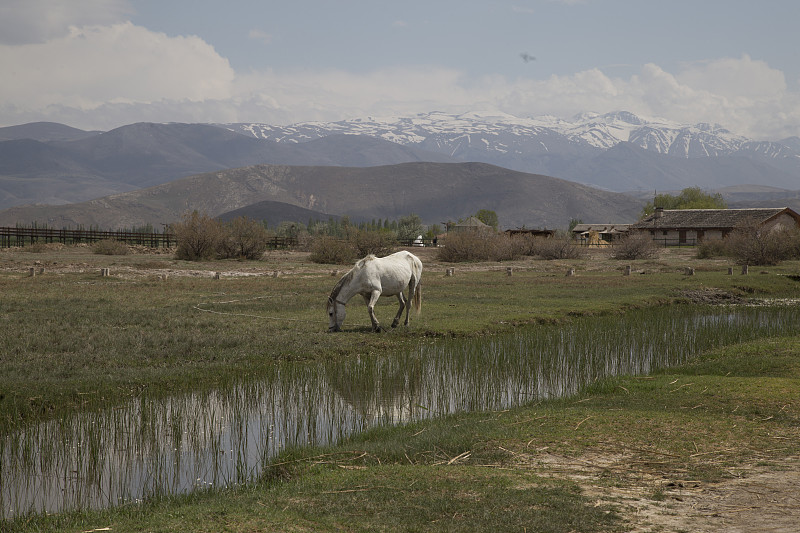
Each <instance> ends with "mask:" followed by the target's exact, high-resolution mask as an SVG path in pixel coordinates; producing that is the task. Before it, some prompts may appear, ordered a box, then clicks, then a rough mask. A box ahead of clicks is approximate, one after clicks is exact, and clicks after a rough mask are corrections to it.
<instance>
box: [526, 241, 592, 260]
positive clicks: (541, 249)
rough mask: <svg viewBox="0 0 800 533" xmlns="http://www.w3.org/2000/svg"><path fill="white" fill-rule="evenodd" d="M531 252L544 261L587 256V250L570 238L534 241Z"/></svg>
mask: <svg viewBox="0 0 800 533" xmlns="http://www.w3.org/2000/svg"><path fill="white" fill-rule="evenodd" d="M530 251H531V252H532V253H531V255H537V256H540V257H541V258H542V259H580V258H581V257H583V256H584V255H586V250H584V249H583V248H581V247H580V246H579V245H577V244H575V242H574V241H573V240H572V239H570V238H568V237H552V238H549V239H542V238H536V239H533V241H532V243H531V250H530Z"/></svg>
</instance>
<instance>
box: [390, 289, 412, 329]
mask: <svg viewBox="0 0 800 533" xmlns="http://www.w3.org/2000/svg"><path fill="white" fill-rule="evenodd" d="M397 301H398V302H400V309H398V310H397V314H396V315H395V317H394V320H392V327H393V328H396V327H397V324H399V323H400V317H401V316H403V309H406V308H408V304H407V303H406V298H405V296H403V293H402V292H398V293H397ZM406 316H408V313H406ZM406 325H408V319H407V318H406Z"/></svg>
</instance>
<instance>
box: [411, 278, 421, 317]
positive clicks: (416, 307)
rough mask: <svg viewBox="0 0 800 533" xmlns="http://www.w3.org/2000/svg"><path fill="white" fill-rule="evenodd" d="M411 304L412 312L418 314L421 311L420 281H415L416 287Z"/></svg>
mask: <svg viewBox="0 0 800 533" xmlns="http://www.w3.org/2000/svg"><path fill="white" fill-rule="evenodd" d="M411 305H412V306H413V307H414V312H415V313H417V314H419V313H420V311H422V282H421V280H418V281H417V287H416V289H415V290H414V298H413V299H412V300H411Z"/></svg>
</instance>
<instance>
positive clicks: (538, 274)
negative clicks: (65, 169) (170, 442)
mask: <svg viewBox="0 0 800 533" xmlns="http://www.w3.org/2000/svg"><path fill="white" fill-rule="evenodd" d="M417 251H418V252H419V253H420V255H421V256H422V258H423V261H424V263H425V271H424V273H423V287H424V289H423V309H422V314H421V315H420V316H419V317H413V316H412V323H411V326H410V327H409V328H407V329H405V328H398V329H397V330H393V331H389V332H385V333H382V334H373V333H370V332H369V320H368V318H367V315H366V310H365V309H364V308H363V305H352V306H350V307H352V309H350V310H349V312H348V318H347V320H346V322H345V327H344V329H345V331H344V332H343V333H340V334H328V333H327V332H326V330H327V321H326V317H325V313H324V305H323V304H324V301H325V298H326V297H327V294H328V292H329V291H330V289H331V288H332V286H333V284H334V283H335V281H336V279H337V278H336V277H335V276H331V272H332V271H334V270H338V271H339V272H338V275H341V274H343V272H344V270H345V269H344V268H343V267H341V266H339V267H337V266H331V265H328V266H324V265H314V264H312V263H309V262H308V261H307V259H306V257H305V256H304V254H301V253H281V252H275V253H272V254H271V255H270V256H268V258H267V259H266V260H265V261H259V262H237V261H226V262H218V263H204V264H193V263H184V262H179V261H175V260H173V259H172V258H171V257H170V256H168V255H145V254H138V255H129V256H120V257H116V256H111V257H108V256H96V255H93V254H91V253H90V252H89V251H88V250H87V249H83V248H66V249H60V250H45V251H43V252H41V253H35V254H34V253H29V252H24V251H18V250H16V251H3V252H0V290H2V298H1V299H0V325H2V328H0V345H2V346H3V351H2V355H0V358H1V360H0V364H2V368H3V370H4V371H3V373H2V376H0V391H2V392H1V393H0V394H1V395H2V396H1V398H2V399H0V417H1V418H0V420H2V424H3V426H4V430H5V431H8V430H10V429H13V428H19V427H24V426H25V425H26V424H28V423H31V422H33V421H36V420H41V419H44V418H50V417H58V416H61V415H64V414H67V413H71V412H74V411H76V410H79V409H88V408H94V407H95V406H98V405H108V404H113V403H115V402H123V401H125V400H127V399H129V398H132V397H136V396H137V394H140V392H141V391H142V390H143V389H148V391H150V392H152V391H158V390H163V391H165V392H168V391H170V392H174V391H176V390H196V389H202V388H215V387H219V386H222V385H224V384H225V383H226V382H227V381H228V380H230V379H233V378H234V377H242V376H254V377H257V376H258V375H259V374H260V373H264V372H265V371H266V370H267V369H268V368H269V367H270V365H274V364H275V362H276V361H285V360H292V361H300V362H307V363H308V364H314V362H316V361H321V360H326V361H336V360H339V359H342V358H348V357H353V356H357V355H359V354H367V353H383V352H385V351H387V350H390V349H399V348H403V347H411V346H413V345H414V344H415V343H417V342H419V339H420V338H421V337H439V336H464V337H469V336H478V335H480V336H485V335H491V334H493V333H497V332H503V331H508V330H511V329H513V328H515V327H518V326H519V325H520V324H524V323H551V322H552V323H557V322H560V321H566V320H570V319H571V318H572V317H575V316H595V315H606V314H613V313H619V312H621V311H624V310H630V309H636V308H640V307H645V306H652V305H659V304H669V303H673V302H676V301H681V300H683V301H690V300H699V301H708V302H723V301H732V300H736V299H738V298H765V299H778V298H781V299H794V298H800V283H798V282H796V281H794V280H793V278H792V277H791V276H790V275H795V274H797V273H798V270H800V265H798V263H784V264H782V265H780V266H778V267H771V268H769V269H763V270H762V269H758V270H756V269H752V268H751V273H750V275H748V276H742V275H739V274H738V269H736V270H735V272H736V274H734V275H728V274H727V269H728V266H730V265H729V264H728V263H727V262H726V261H724V260H703V261H701V260H697V259H694V258H693V257H692V255H691V251H689V250H686V249H684V250H667V251H665V252H664V253H663V254H662V256H661V257H660V258H659V259H657V260H646V261H639V262H630V263H620V262H618V261H613V260H610V259H608V258H607V257H604V256H603V255H602V253H603V252H599V253H598V254H596V255H594V256H592V257H590V258H587V259H583V260H574V261H559V262H544V261H534V260H532V259H526V260H522V261H517V262H513V263H508V264H506V263H502V264H499V263H483V264H466V265H444V264H439V263H437V261H436V258H435V256H433V255H431V253H430V251H429V250H417ZM36 262H38V264H37V263H36ZM626 264H631V266H632V269H633V274H632V275H631V276H623V273H622V271H623V268H624V265H626ZM508 266H511V267H512V268H513V269H514V271H513V275H512V276H508V275H507V274H506V268H507V267H508ZM686 266H692V267H694V268H695V275H694V276H687V275H685V274H684V268H685V267H686ZM31 267H34V268H36V269H39V268H44V273H43V274H37V275H36V276H34V277H29V275H28V272H29V268H31ZM446 267H455V270H456V272H455V275H454V276H452V277H447V276H445V275H444V269H445V268H446ZM100 268H109V269H110V271H111V276H109V277H101V276H100V274H99V270H100ZM567 268H575V270H576V275H575V276H570V277H567V276H565V275H564V274H565V271H566V269H567ZM762 271H763V272H764V273H762ZM215 272H219V273H220V274H221V275H220V279H214V275H213V274H214V273H215ZM276 273H277V275H276ZM353 303H354V304H355V301H354V302H353ZM394 305H395V304H394V301H389V300H387V302H386V303H383V304H380V305H379V308H378V310H377V314H378V318H379V319H381V320H382V321H383V322H384V323H387V322H389V321H390V318H391V316H393V314H394ZM798 390H800V339H798V338H778V339H761V340H758V341H753V342H750V343H747V344H744V345H736V346H731V347H728V348H725V349H720V350H715V351H713V352H711V353H704V354H698V357H697V358H696V359H695V360H693V361H692V362H691V363H689V364H687V365H684V366H682V367H679V368H672V369H668V370H666V371H664V372H663V373H659V374H657V375H653V376H649V377H647V378H619V379H615V380H613V381H608V382H603V383H601V384H598V385H596V386H595V387H593V388H592V389H591V390H587V391H584V392H583V393H582V394H581V395H580V396H579V397H573V398H568V399H566V400H559V401H552V402H547V403H541V404H537V405H531V406H528V407H524V408H518V409H513V410H510V411H505V412H488V413H472V414H465V415H459V416H453V417H447V418H444V419H439V420H434V421H430V422H426V423H416V424H412V425H409V426H405V427H400V428H391V429H380V430H372V431H370V432H368V433H366V434H363V435H359V436H356V437H354V438H352V439H350V440H349V441H348V442H346V443H344V444H343V445H341V446H339V447H336V448H330V449H302V450H289V451H286V452H285V453H284V454H282V455H281V457H279V458H278V459H276V461H275V463H276V464H275V465H273V466H272V467H271V468H270V469H269V470H268V471H267V472H265V474H264V475H263V479H262V480H261V481H260V482H259V483H257V484H254V485H253V486H248V487H246V488H241V489H237V490H230V491H215V492H201V493H197V494H193V495H190V496H186V497H179V498H165V499H164V500H161V501H156V502H150V503H147V504H142V505H137V506H128V507H122V508H118V509H112V510H106V511H99V512H92V513H90V512H86V513H66V514H63V515H57V516H54V517H28V518H26V519H24V520H20V521H17V522H14V523H7V524H3V525H0V528H11V529H13V530H21V531H26V530H28V531H63V530H67V531H88V530H92V529H99V528H103V527H110V528H112V530H113V531H220V530H227V531H259V530H263V531H341V530H345V531H375V530H386V531H409V530H411V531H414V530H419V531H425V530H430V531H448V530H453V531H481V530H487V531H501V530H524V529H527V530H528V531H630V530H639V531H681V530H683V531H704V530H708V531H713V530H719V528H722V527H723V526H724V525H725V524H730V523H731V522H730V521H731V520H738V521H739V523H740V524H743V525H745V526H746V525H747V524H748V522H747V520H754V523H755V524H758V520H759V519H761V518H762V517H763V516H765V513H773V512H774V513H775V516H771V519H772V520H777V522H775V523H778V524H779V525H780V524H781V523H782V522H781V520H783V521H785V522H786V523H787V527H789V526H791V525H792V520H799V519H800V518H798V516H797V514H796V511H794V514H793V512H792V511H791V510H787V509H789V507H790V506H791V505H792V502H791V501H787V500H785V499H783V500H782V499H781V498H778V497H776V498H773V499H774V500H775V501H776V502H777V503H776V504H775V506H773V507H769V506H765V502H764V501H757V500H758V498H756V495H758V494H763V493H764V492H763V491H764V490H766V489H764V488H763V487H764V486H766V482H762V477H761V476H767V478H766V479H768V480H769V483H775V484H776V485H775V487H776V488H775V490H776V491H777V492H776V494H782V493H783V492H785V491H783V492H782V491H780V483H785V484H786V487H791V486H795V485H792V484H791V483H792V482H796V481H798V477H799V476H798V463H797V460H796V458H797V457H798V455H800V445H799V444H798V443H800V402H798V394H797V391H798ZM748 480H753V481H754V483H755V482H756V481H758V483H756V484H755V485H752V486H751V485H747V482H748ZM770 486H771V485H770ZM759 487H760V488H759ZM739 488H741V490H738V489H739ZM770 490H771V489H770ZM726 491H727V492H726ZM759 491H761V492H759ZM718 494H729V495H733V496H735V497H737V498H740V497H743V496H742V495H747V494H750V495H751V496H753V498H751V500H750V504H751V505H749V506H748V503H747V501H746V500H741V501H740V500H736V501H737V502H738V503H736V504H735V505H738V507H736V510H735V511H733V510H731V509H732V508H733V506H734V505H732V506H731V508H725V507H724V506H723V507H719V508H715V510H713V511H708V512H705V511H704V509H705V508H704V507H703V506H704V505H705V506H706V507H708V509H712V507H713V506H712V504H713V503H714V501H711V500H709V501H707V502H706V500H704V499H703V498H706V497H709V496H710V495H718ZM788 494H791V493H788ZM733 496H731V497H733ZM763 499H766V495H765V496H764V498H763ZM715 501H716V500H715ZM698 502H699V504H698ZM717 503H719V502H717ZM755 503H758V504H759V506H760V507H759V508H760V510H759V511H757V510H756V507H757V506H756V505H755ZM794 503H796V502H794ZM698 505H699V507H698ZM781 506H784V507H786V508H784V507H781ZM793 508H797V505H794V507H793ZM698 509H699V510H698ZM692 513H695V514H696V516H693V515H692ZM714 515H717V516H714ZM726 520H727V521H728V522H725V521H726ZM796 524H797V522H795V525H796ZM704 528H705V529H704ZM715 528H716V529H715ZM0 530H2V529H0ZM790 530H791V529H786V531H790Z"/></svg>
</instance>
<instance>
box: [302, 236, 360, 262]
mask: <svg viewBox="0 0 800 533" xmlns="http://www.w3.org/2000/svg"><path fill="white" fill-rule="evenodd" d="M308 258H309V260H310V261H313V262H314V263H325V264H331V265H346V264H350V263H353V262H354V261H355V260H356V251H355V249H354V248H353V246H352V245H351V244H350V243H349V242H348V241H344V240H342V239H337V238H336V237H331V236H327V235H325V236H322V237H318V238H317V239H315V240H314V242H313V243H312V245H311V255H309V257H308Z"/></svg>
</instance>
